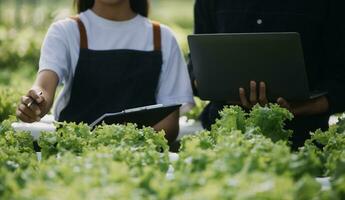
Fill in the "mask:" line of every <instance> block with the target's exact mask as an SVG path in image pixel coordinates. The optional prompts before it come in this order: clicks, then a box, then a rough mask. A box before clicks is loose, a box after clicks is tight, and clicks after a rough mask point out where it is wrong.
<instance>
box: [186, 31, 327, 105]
mask: <svg viewBox="0 0 345 200" xmlns="http://www.w3.org/2000/svg"><path fill="white" fill-rule="evenodd" d="M188 43H189V47H190V52H191V59H192V63H193V70H194V75H195V78H196V82H197V87H198V92H199V95H200V98H201V99H204V100H214V101H236V102H238V101H239V91H238V90H239V88H240V87H243V88H245V89H246V93H247V95H249V82H250V81H251V80H254V81H257V82H260V81H264V82H265V83H266V87H267V89H266V90H267V98H268V99H269V100H270V101H272V102H275V101H276V100H277V98H278V97H283V98H285V99H286V100H288V101H300V100H307V99H312V98H316V97H320V96H322V95H325V94H326V92H320V91H314V92H311V91H310V90H309V86H308V79H307V74H306V70H305V63H304V56H303V50H302V45H301V40H300V36H299V34H298V33H289V32H284V33H236V34H200V35H190V36H188Z"/></svg>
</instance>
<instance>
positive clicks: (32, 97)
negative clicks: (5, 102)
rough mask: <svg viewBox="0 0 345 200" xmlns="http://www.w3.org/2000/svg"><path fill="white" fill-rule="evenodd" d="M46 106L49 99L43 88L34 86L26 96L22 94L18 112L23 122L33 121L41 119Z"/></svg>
mask: <svg viewBox="0 0 345 200" xmlns="http://www.w3.org/2000/svg"><path fill="white" fill-rule="evenodd" d="M46 107H47V101H46V99H45V97H44V95H43V91H42V89H39V88H32V89H30V90H29V92H28V93H27V94H26V95H25V96H22V98H21V103H20V104H19V106H18V108H17V112H16V114H17V117H18V118H19V119H20V120H22V121H23V122H27V123H32V122H35V121H40V120H41V117H42V116H44V114H45V112H44V111H45V110H46Z"/></svg>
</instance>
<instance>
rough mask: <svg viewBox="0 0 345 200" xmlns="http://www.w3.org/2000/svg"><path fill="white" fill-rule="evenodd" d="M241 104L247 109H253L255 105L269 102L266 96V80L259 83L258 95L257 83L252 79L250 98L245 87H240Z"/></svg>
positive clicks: (263, 104)
mask: <svg viewBox="0 0 345 200" xmlns="http://www.w3.org/2000/svg"><path fill="white" fill-rule="evenodd" d="M239 94H240V100H241V105H242V106H243V107H244V108H246V109H251V108H252V107H253V106H254V105H256V104H257V103H259V104H260V105H261V106H265V105H266V104H268V100H267V96H266V84H265V83H264V82H260V83H259V95H257V83H256V82H255V81H250V94H249V99H248V98H247V96H246V92H245V90H244V88H240V89H239Z"/></svg>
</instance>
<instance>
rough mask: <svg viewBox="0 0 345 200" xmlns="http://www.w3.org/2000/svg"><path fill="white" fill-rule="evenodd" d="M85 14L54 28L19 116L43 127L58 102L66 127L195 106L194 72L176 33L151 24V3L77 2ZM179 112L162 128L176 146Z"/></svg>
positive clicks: (145, 0) (132, 0)
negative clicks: (144, 110)
mask: <svg viewBox="0 0 345 200" xmlns="http://www.w3.org/2000/svg"><path fill="white" fill-rule="evenodd" d="M74 2H75V5H76V7H77V10H78V13H79V15H78V16H76V17H72V18H68V19H64V20H60V21H57V22H55V23H53V24H52V25H51V27H50V28H49V30H48V33H47V35H46V37H45V40H44V42H43V45H42V49H41V57H40V64H39V72H38V74H37V78H36V82H35V83H34V85H33V86H32V89H30V90H29V91H28V92H27V94H26V95H24V96H23V97H22V98H21V104H20V105H19V106H18V109H17V116H18V118H19V119H21V120H22V121H24V122H28V123H31V122H35V121H40V118H41V117H43V116H44V115H46V114H47V113H48V112H49V110H50V108H51V107H52V104H53V101H54V95H55V91H56V89H57V86H58V84H62V85H63V86H64V87H63V90H62V92H61V94H60V96H59V98H58V99H57V101H56V103H55V109H54V115H55V119H56V120H58V121H67V122H76V123H80V122H84V123H87V124H91V123H92V122H93V121H95V120H96V119H97V118H99V117H101V116H102V115H103V114H105V113H116V112H120V111H122V110H125V109H130V108H136V107H142V106H148V105H154V104H163V105H170V104H185V103H186V104H187V103H193V94H192V88H191V86H190V80H189V76H188V70H187V66H186V63H185V61H184V58H183V56H182V53H181V51H180V48H179V46H178V43H177V41H176V39H175V37H174V35H173V33H172V31H171V30H170V29H169V28H168V27H167V26H165V25H160V24H159V23H157V22H152V21H150V20H149V19H148V18H147V17H148V10H149V1H148V0H140V1H139V0H75V1H74ZM178 119H179V110H178V109H176V110H175V111H174V112H172V113H171V114H169V115H168V116H166V117H165V118H164V119H163V120H161V121H160V122H158V123H157V124H155V125H154V126H153V127H154V128H155V130H165V132H166V135H165V137H166V139H167V140H168V141H169V142H170V143H172V142H173V141H174V140H175V139H176V137H177V134H178V131H179V124H178Z"/></svg>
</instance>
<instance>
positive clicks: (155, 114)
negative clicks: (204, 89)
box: [90, 104, 181, 127]
mask: <svg viewBox="0 0 345 200" xmlns="http://www.w3.org/2000/svg"><path fill="white" fill-rule="evenodd" d="M180 107H181V104H173V105H162V104H157V105H150V106H144V107H138V108H132V109H127V110H124V111H122V112H117V113H105V114H104V115H102V116H100V117H99V118H98V119H96V120H95V121H94V122H93V123H91V124H90V127H95V126H97V125H100V124H102V123H103V122H104V123H106V124H125V123H135V124H137V125H138V126H139V127H143V126H146V127H147V126H154V125H156V124H157V123H158V122H160V121H161V120H163V119H164V118H165V117H167V116H168V115H169V114H171V113H172V112H174V111H176V110H177V109H179V108H180Z"/></svg>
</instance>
